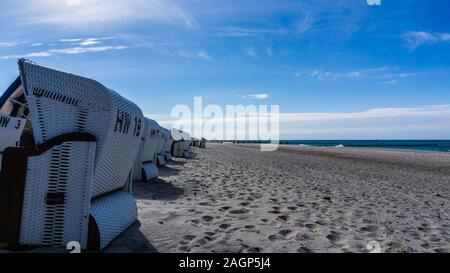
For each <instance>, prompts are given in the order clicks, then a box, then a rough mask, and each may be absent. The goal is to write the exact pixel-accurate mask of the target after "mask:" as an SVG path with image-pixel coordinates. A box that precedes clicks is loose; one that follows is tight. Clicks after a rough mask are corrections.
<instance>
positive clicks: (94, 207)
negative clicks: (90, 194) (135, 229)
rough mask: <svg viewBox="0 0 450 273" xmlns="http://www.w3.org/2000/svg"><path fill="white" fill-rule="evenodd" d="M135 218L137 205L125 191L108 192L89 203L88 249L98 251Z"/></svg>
mask: <svg viewBox="0 0 450 273" xmlns="http://www.w3.org/2000/svg"><path fill="white" fill-rule="evenodd" d="M136 220H137V205H136V202H135V201H134V199H133V196H132V195H131V194H130V193H128V192H125V191H116V192H113V193H109V194H107V195H104V196H102V197H99V198H97V199H94V200H93V201H92V204H91V217H90V221H89V239H88V249H89V250H96V251H100V250H102V249H103V248H105V247H106V246H107V245H108V244H109V243H110V242H111V241H112V240H114V239H115V238H116V237H117V236H119V235H120V234H121V233H122V232H124V231H125V230H126V229H127V228H128V227H129V226H131V225H132V224H133V223H134V222H135V221H136Z"/></svg>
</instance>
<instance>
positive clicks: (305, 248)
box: [297, 246, 314, 253]
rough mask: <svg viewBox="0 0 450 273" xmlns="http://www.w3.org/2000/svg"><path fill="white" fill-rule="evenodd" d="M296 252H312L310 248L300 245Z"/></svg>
mask: <svg viewBox="0 0 450 273" xmlns="http://www.w3.org/2000/svg"><path fill="white" fill-rule="evenodd" d="M297 252H298V253H313V252H314V251H312V250H311V249H309V248H307V247H306V246H302V247H300V248H299V249H297Z"/></svg>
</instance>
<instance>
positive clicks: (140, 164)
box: [133, 118, 160, 181]
mask: <svg viewBox="0 0 450 273" xmlns="http://www.w3.org/2000/svg"><path fill="white" fill-rule="evenodd" d="M144 125H145V128H144V134H143V137H142V141H141V146H140V148H139V153H138V155H137V156H136V159H135V161H134V171H133V179H134V180H139V181H148V180H150V179H152V178H155V177H158V172H159V171H158V167H157V166H156V149H157V148H158V145H159V141H160V126H159V125H158V123H157V122H156V121H155V120H153V119H149V118H145V122H144Z"/></svg>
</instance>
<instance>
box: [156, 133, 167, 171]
mask: <svg viewBox="0 0 450 273" xmlns="http://www.w3.org/2000/svg"><path fill="white" fill-rule="evenodd" d="M159 132H160V135H159V142H158V146H157V148H156V164H157V166H164V165H165V164H166V151H165V148H166V142H167V141H168V135H167V131H166V130H165V129H164V128H163V127H161V126H159Z"/></svg>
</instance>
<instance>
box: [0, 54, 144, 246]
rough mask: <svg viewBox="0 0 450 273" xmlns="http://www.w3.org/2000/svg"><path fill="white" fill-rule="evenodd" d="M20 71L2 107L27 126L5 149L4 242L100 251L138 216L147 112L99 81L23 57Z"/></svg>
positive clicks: (0, 226) (0, 211)
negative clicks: (135, 177)
mask: <svg viewBox="0 0 450 273" xmlns="http://www.w3.org/2000/svg"><path fill="white" fill-rule="evenodd" d="M19 70H20V78H19V79H18V80H17V81H16V82H14V83H13V84H12V85H11V86H10V88H8V90H7V92H5V94H4V97H5V98H3V96H2V98H3V99H2V101H3V104H0V106H1V107H2V108H1V110H2V114H3V115H5V116H8V117H9V118H11V119H12V118H16V119H17V118H22V119H25V120H26V122H27V125H26V128H25V130H27V129H29V131H28V132H29V133H28V134H25V132H24V133H22V136H21V138H23V139H24V141H23V142H21V143H19V147H14V146H13V145H12V146H10V147H8V148H6V149H5V150H4V151H3V155H2V169H1V172H0V244H3V245H5V244H6V245H7V246H9V247H12V248H15V247H20V246H52V247H65V246H66V245H67V243H69V242H71V241H76V242H78V243H80V245H81V248H82V249H92V250H101V249H103V248H104V247H105V246H106V245H108V243H109V242H111V241H112V240H113V239H114V238H116V237H117V236H118V235H119V234H120V233H121V232H123V231H124V230H125V229H126V228H127V227H128V226H130V225H131V224H132V223H133V222H135V221H136V219H137V207H136V203H135V201H134V199H133V197H132V196H131V193H130V191H131V170H132V167H133V161H134V159H135V158H136V154H137V152H138V149H139V144H140V140H141V138H142V133H143V127H144V126H143V125H144V124H143V122H144V118H143V115H142V112H141V110H140V109H139V108H138V107H137V106H136V105H135V104H133V103H131V102H130V101H128V100H126V99H124V98H123V97H121V96H120V95H119V94H117V93H116V92H114V91H112V90H110V89H108V88H106V87H104V86H103V85H101V84H100V83H98V82H96V81H94V80H91V79H88V78H84V77H80V76H76V75H73V74H69V73H65V72H61V71H57V70H53V69H50V68H46V67H43V66H39V65H37V64H35V63H32V62H30V61H27V60H24V59H21V60H19ZM11 90H13V91H11ZM19 98H20V99H19ZM2 101H0V102H2ZM27 127H29V128H27ZM0 134H1V138H2V139H3V137H4V134H3V132H2V131H0ZM22 143H23V144H22ZM30 143H31V144H30Z"/></svg>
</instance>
